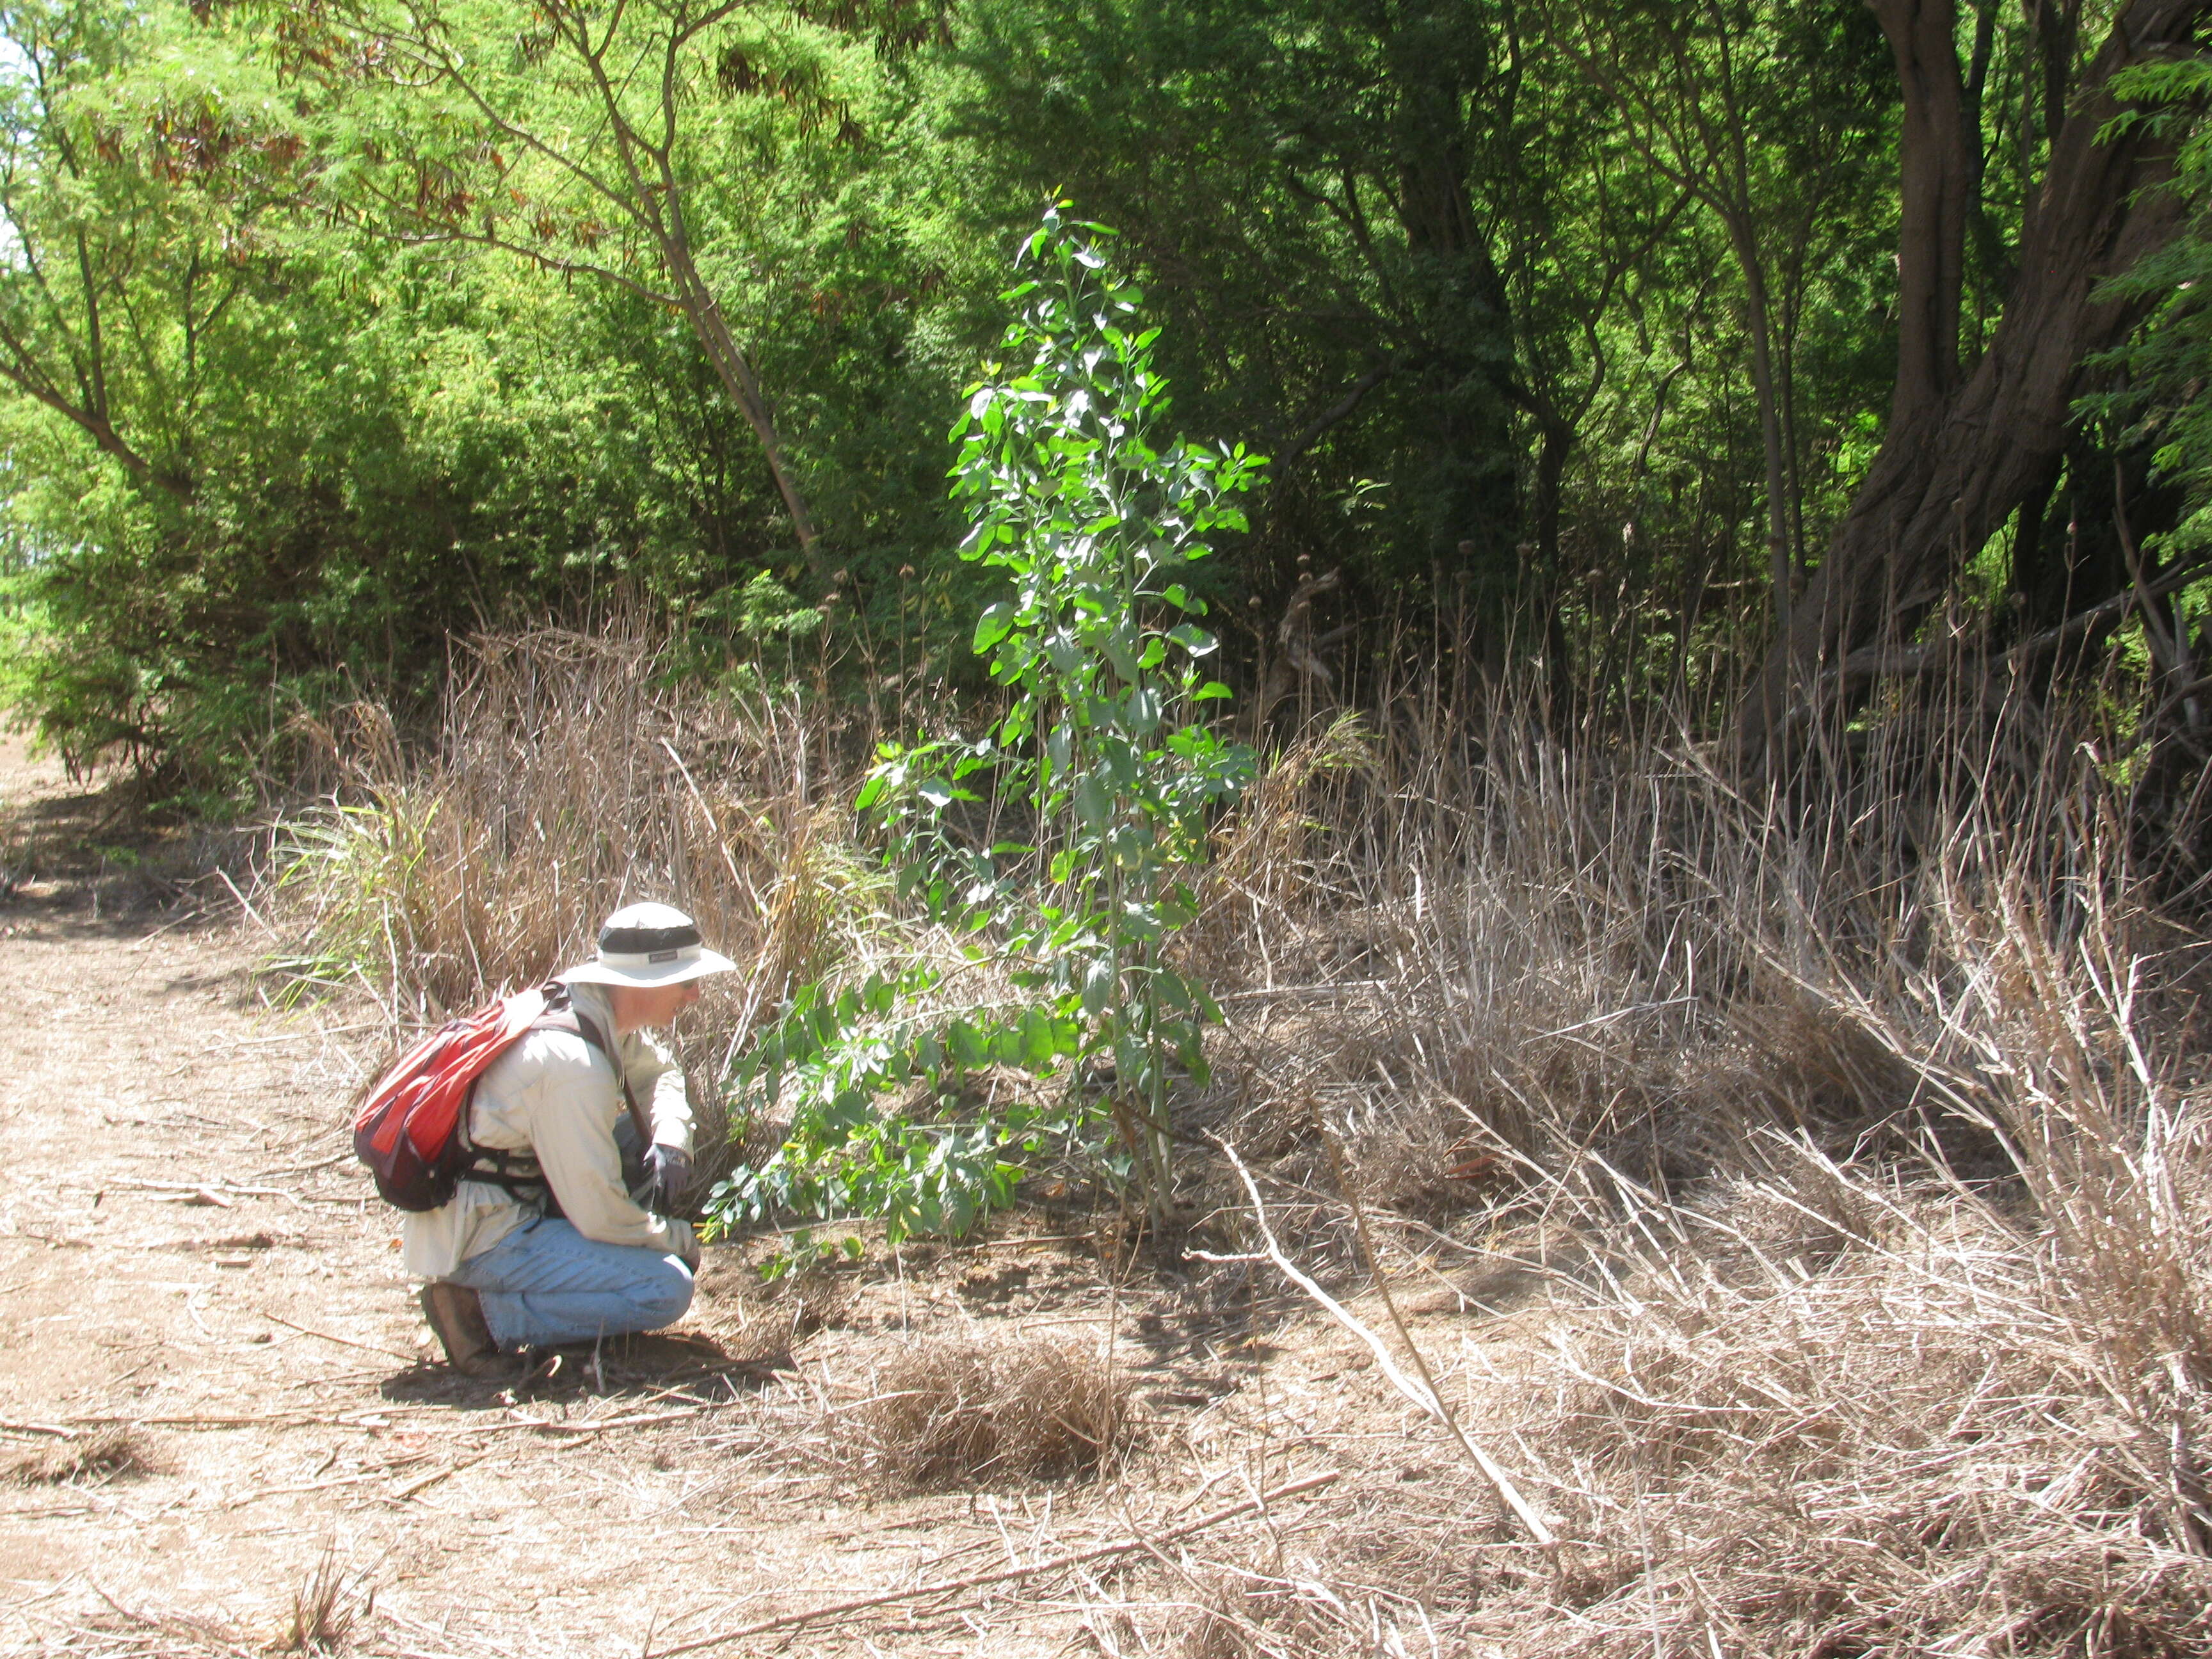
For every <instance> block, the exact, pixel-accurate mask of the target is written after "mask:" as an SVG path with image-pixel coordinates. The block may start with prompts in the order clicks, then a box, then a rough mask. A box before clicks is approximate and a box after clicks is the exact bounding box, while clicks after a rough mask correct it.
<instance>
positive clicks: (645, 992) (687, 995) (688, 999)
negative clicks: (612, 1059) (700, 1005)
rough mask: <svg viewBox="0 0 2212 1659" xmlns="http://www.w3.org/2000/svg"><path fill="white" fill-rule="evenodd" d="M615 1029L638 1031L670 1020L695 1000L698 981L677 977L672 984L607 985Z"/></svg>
mask: <svg viewBox="0 0 2212 1659" xmlns="http://www.w3.org/2000/svg"><path fill="white" fill-rule="evenodd" d="M607 990H608V993H609V1000H611V1002H612V1003H613V1004H614V1010H615V1030H617V1032H623V1031H641V1030H645V1029H646V1028H647V1027H648V1026H653V1025H667V1024H672V1023H673V1022H674V1020H675V1018H676V1016H677V1015H678V1014H680V1013H682V1012H684V1010H685V1009H686V1008H689V1007H690V1006H691V1005H692V1004H693V1003H695V1002H696V1001H698V1000H699V981H697V980H696V979H686V980H678V981H677V982H676V983H675V984H673V985H611V986H609V987H607Z"/></svg>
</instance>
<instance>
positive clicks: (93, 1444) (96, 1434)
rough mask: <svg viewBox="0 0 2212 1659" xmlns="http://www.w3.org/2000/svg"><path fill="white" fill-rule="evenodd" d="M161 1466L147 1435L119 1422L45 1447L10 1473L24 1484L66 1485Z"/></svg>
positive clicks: (147, 1471)
mask: <svg viewBox="0 0 2212 1659" xmlns="http://www.w3.org/2000/svg"><path fill="white" fill-rule="evenodd" d="M160 1468H161V1464H160V1462H159V1461H158V1460H157V1459H156V1458H155V1456H154V1455H153V1454H152V1452H151V1451H150V1450H149V1449H148V1448H147V1446H146V1444H145V1441H144V1437H143V1435H141V1434H139V1433H137V1431H133V1430H132V1429H131V1428H130V1427H128V1426H127V1425H123V1424H119V1423H118V1424H115V1425H111V1426H109V1427H106V1428H101V1429H93V1430H90V1431H87V1432H86V1433H83V1434H79V1435H76V1436H73V1437H70V1438H69V1439H66V1440H57V1441H55V1442H53V1443H52V1444H50V1445H46V1446H41V1447H40V1448H39V1449H38V1450H36V1451H34V1452H31V1453H29V1454H27V1455H25V1456H22V1457H20V1458H18V1459H16V1460H15V1464H14V1465H13V1467H12V1468H9V1472H8V1473H9V1479H11V1480H15V1481H18V1482H20V1483H21V1484H22V1485H24V1486H63V1485H69V1484H74V1483H76V1482H80V1481H87V1480H92V1481H108V1480H121V1479H125V1478H127V1477H129V1476H131V1475H134V1474H154V1473H156V1472H157V1471H158V1470H159V1469H160Z"/></svg>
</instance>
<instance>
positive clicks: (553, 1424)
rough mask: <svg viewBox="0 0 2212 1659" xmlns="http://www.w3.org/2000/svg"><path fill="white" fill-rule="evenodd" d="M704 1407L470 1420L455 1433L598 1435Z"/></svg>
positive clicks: (673, 1418)
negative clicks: (578, 1417)
mask: <svg viewBox="0 0 2212 1659" xmlns="http://www.w3.org/2000/svg"><path fill="white" fill-rule="evenodd" d="M705 1409H706V1408H705V1407H702V1406H693V1407H690V1408H688V1409H686V1410H682V1411H667V1412H634V1413H631V1414H630V1415H629V1416H628V1417H603V1418H599V1419H593V1420H589V1421H586V1422H581V1423H571V1422H568V1421H567V1420H566V1419H562V1418H556V1417H547V1418H536V1417H532V1418H517V1419H513V1420H512V1421H509V1422H506V1423H472V1424H471V1425H468V1426H467V1427H465V1428H459V1429H455V1430H454V1431H453V1432H454V1433H455V1434H497V1433H499V1432H500V1431H501V1430H503V1429H536V1430H538V1431H539V1432H540V1433H542V1434H598V1433H599V1432H600V1431H602V1430H604V1429H641V1428H644V1427H646V1426H647V1425H648V1424H653V1423H673V1422H676V1421H677V1420H678V1419H681V1418H686V1417H696V1416H698V1414H699V1413H701V1412H702V1411H703V1410H705Z"/></svg>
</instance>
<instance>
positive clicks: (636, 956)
mask: <svg viewBox="0 0 2212 1659" xmlns="http://www.w3.org/2000/svg"><path fill="white" fill-rule="evenodd" d="M735 965H736V964H735V963H732V962H731V961H730V960H729V959H728V958H727V957H722V956H718V955H716V954H715V953H714V951H709V950H707V949H705V948H703V946H702V945H701V942H700V939H699V930H698V928H697V927H696V926H694V925H693V923H692V921H691V918H690V917H689V916H687V915H684V913H683V912H682V911H681V910H678V909H675V908H671V906H668V905H665V904H633V905H629V906H626V907H625V908H622V909H620V910H617V911H616V912H615V913H614V915H611V916H609V917H608V918H607V920H606V924H605V926H604V927H602V928H601V929H600V930H599V951H598V954H597V955H596V956H595V957H593V958H592V960H591V961H589V962H587V963H583V964H582V965H580V966H579V967H575V968H572V969H569V970H568V972H566V973H564V974H562V975H560V981H561V982H562V984H563V985H565V986H566V987H568V997H569V1004H570V1006H571V1008H572V1009H573V1011H574V1015H575V1019H576V1024H577V1028H578V1029H577V1031H576V1032H575V1033H570V1032H568V1031H566V1030H542V1029H538V1030H532V1031H531V1032H530V1033H529V1034H528V1035H527V1036H524V1037H523V1038H522V1039H521V1040H520V1042H516V1043H515V1044H514V1046H513V1048H509V1049H507V1051H506V1052H505V1053H504V1054H501V1055H500V1057H499V1058H498V1059H497V1060H495V1061H493V1062H492V1064H491V1066H489V1069H487V1070H486V1071H485V1073H484V1074H483V1077H481V1078H480V1079H477V1085H476V1093H475V1097H474V1099H473V1102H472V1103H471V1108H470V1111H469V1121H468V1126H467V1127H468V1137H469V1144H470V1145H471V1146H473V1147H474V1148H476V1150H477V1164H476V1166H475V1168H474V1169H473V1170H471V1172H470V1173H469V1174H467V1175H465V1176H463V1177H462V1179H461V1182H460V1184H459V1188H457V1189H456V1191H455V1193H454V1195H453V1199H452V1200H451V1201H450V1202H448V1203H447V1204H445V1205H443V1206H441V1207H439V1208H437V1209H435V1210H427V1211H423V1212H420V1213H418V1214H414V1215H410V1216H409V1217H408V1218H407V1219H406V1222H405V1224H404V1231H403V1235H402V1248H403V1251H404V1260H405V1262H406V1266H407V1270H408V1271H409V1272H410V1273H415V1274H417V1275H419V1276H421V1277H422V1278H424V1279H429V1280H430V1281H431V1282H430V1284H428V1285H427V1286H425V1287H424V1289H423V1291H422V1309H423V1311H424V1312H425V1313H426V1314H427V1315H428V1316H429V1320H430V1327H431V1328H432V1329H433V1330H435V1332H436V1333H437V1334H438V1340H439V1341H440V1342H441V1343H442V1344H444V1346H445V1350H446V1358H447V1359H448V1360H450V1361H451V1362H452V1363H453V1366H454V1368H455V1369H456V1370H459V1371H461V1372H462V1373H464V1374H465V1375H466V1376H500V1375H502V1374H505V1373H506V1372H507V1371H508V1370H511V1369H512V1367H511V1364H510V1362H509V1361H508V1360H507V1358H506V1355H507V1354H509V1353H512V1352H514V1351H515V1350H518V1349H520V1348H526V1347H543V1346H550V1345H552V1344H555V1343H561V1342H590V1341H594V1340H597V1339H599V1338H600V1337H603V1336H614V1335H618V1334H623V1333H625V1332H629V1331H648V1330H653V1329H657V1328H659V1327H660V1326H663V1325H666V1324H669V1323H671V1322H674V1321H675V1320H677V1319H678V1318H680V1317H681V1316H683V1313H684V1310H685V1309H686V1308H688V1307H690V1305H691V1281H692V1275H693V1274H694V1273H696V1271H697V1269H698V1266H699V1246H698V1243H697V1242H696V1239H695V1238H694V1237H692V1232H691V1229H690V1226H688V1225H686V1224H685V1223H684V1222H682V1221H679V1220H677V1219H676V1218H673V1217H672V1216H670V1215H668V1214H666V1213H665V1212H667V1211H670V1210H673V1209H674V1208H676V1207H677V1206H678V1204H679V1203H680V1202H681V1201H682V1200H683V1197H684V1188H687V1187H688V1186H689V1185H690V1176H691V1107H690V1102H689V1101H688V1100H686V1099H685V1097H684V1073H683V1072H682V1070H681V1069H680V1068H678V1066H676V1064H675V1063H674V1061H673V1060H672V1059H671V1056H670V1055H669V1054H668V1051H667V1050H666V1049H665V1048H662V1047H661V1046H660V1045H659V1043H657V1042H653V1041H652V1040H651V1039H650V1038H648V1037H647V1036H644V1035H643V1034H644V1032H645V1031H646V1030H647V1029H648V1028H651V1027H654V1026H665V1025H667V1024H670V1023H671V1022H672V1021H673V1020H674V1019H675V1018H676V1016H677V1015H678V1013H680V1012H683V1011H684V1009H685V1008H688V1007H690V1006H691V1005H692V1004H693V1003H695V1002H696V1001H697V1000H699V981H700V980H702V978H704V977H705V976H706V975H708V974H719V973H723V972H726V971H727V970H729V969H732V968H733V967H734V966H735ZM626 1166H627V1167H626ZM656 1211H658V1212H663V1213H655V1212H656Z"/></svg>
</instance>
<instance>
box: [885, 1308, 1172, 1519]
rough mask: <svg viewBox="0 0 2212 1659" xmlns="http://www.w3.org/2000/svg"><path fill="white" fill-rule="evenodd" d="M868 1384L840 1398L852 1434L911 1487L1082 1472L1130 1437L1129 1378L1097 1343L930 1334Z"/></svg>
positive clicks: (1101, 1463)
mask: <svg viewBox="0 0 2212 1659" xmlns="http://www.w3.org/2000/svg"><path fill="white" fill-rule="evenodd" d="M875 1390H876V1391H875V1393H874V1395H872V1397H871V1398H869V1399H867V1400H866V1401H861V1402H860V1404H858V1405H857V1406H855V1407H849V1408H848V1415H847V1416H846V1418H845V1419H844V1420H845V1425H846V1432H847V1433H848V1437H849V1442H848V1443H849V1445H850V1447H851V1448H852V1449H853V1450H854V1451H855V1452H856V1453H858V1454H859V1456H860V1461H861V1462H862V1463H863V1464H864V1466H865V1467H866V1468H870V1469H872V1470H873V1471H875V1472H877V1473H878V1474H882V1475H884V1476H885V1477H888V1478H889V1479H890V1480H892V1481H894V1482H896V1484H898V1485H901V1486H908V1487H913V1488H919V1489H933V1488H942V1487H947V1486H967V1485H970V1484H974V1483H978V1482H981V1483H989V1482H994V1481H1006V1480H1050V1479H1054V1478H1057V1477H1061V1476H1066V1475H1076V1474H1090V1473H1092V1472H1094V1471H1096V1470H1098V1469H1100V1468H1104V1467H1107V1466H1109V1464H1110V1463H1111V1462H1112V1461H1113V1460H1114V1459H1115V1458H1116V1457H1117V1456H1118V1455H1120V1454H1121V1451H1122V1450H1123V1449H1125V1448H1126V1445H1127V1436H1128V1414H1127V1401H1128V1392H1129V1390H1128V1384H1127V1381H1126V1380H1125V1379H1123V1378H1122V1377H1121V1376H1119V1375H1117V1374H1116V1373H1115V1370H1113V1368H1112V1366H1111V1365H1110V1364H1109V1361H1108V1359H1107V1357H1106V1356H1105V1355H1104V1354H1103V1353H1102V1352H1099V1350H1098V1349H1097V1346H1095V1345H1085V1344H1082V1343H1079V1342H1074V1341H1053V1340H1046V1339H1042V1338H1034V1337H1032V1338H1024V1339H1008V1340H985V1339H981V1338H975V1337H969V1338H959V1339H955V1338H939V1339H935V1340H928V1341H925V1342H922V1343H920V1344H918V1345H917V1346H915V1347H913V1348H912V1349H910V1350H908V1352H906V1353H905V1354H903V1355H902V1357H901V1358H899V1359H898V1360H897V1361H896V1363H894V1364H891V1365H890V1366H888V1367H886V1368H884V1370H881V1371H880V1372H879V1373H878V1376H877V1377H876V1382H875Z"/></svg>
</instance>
